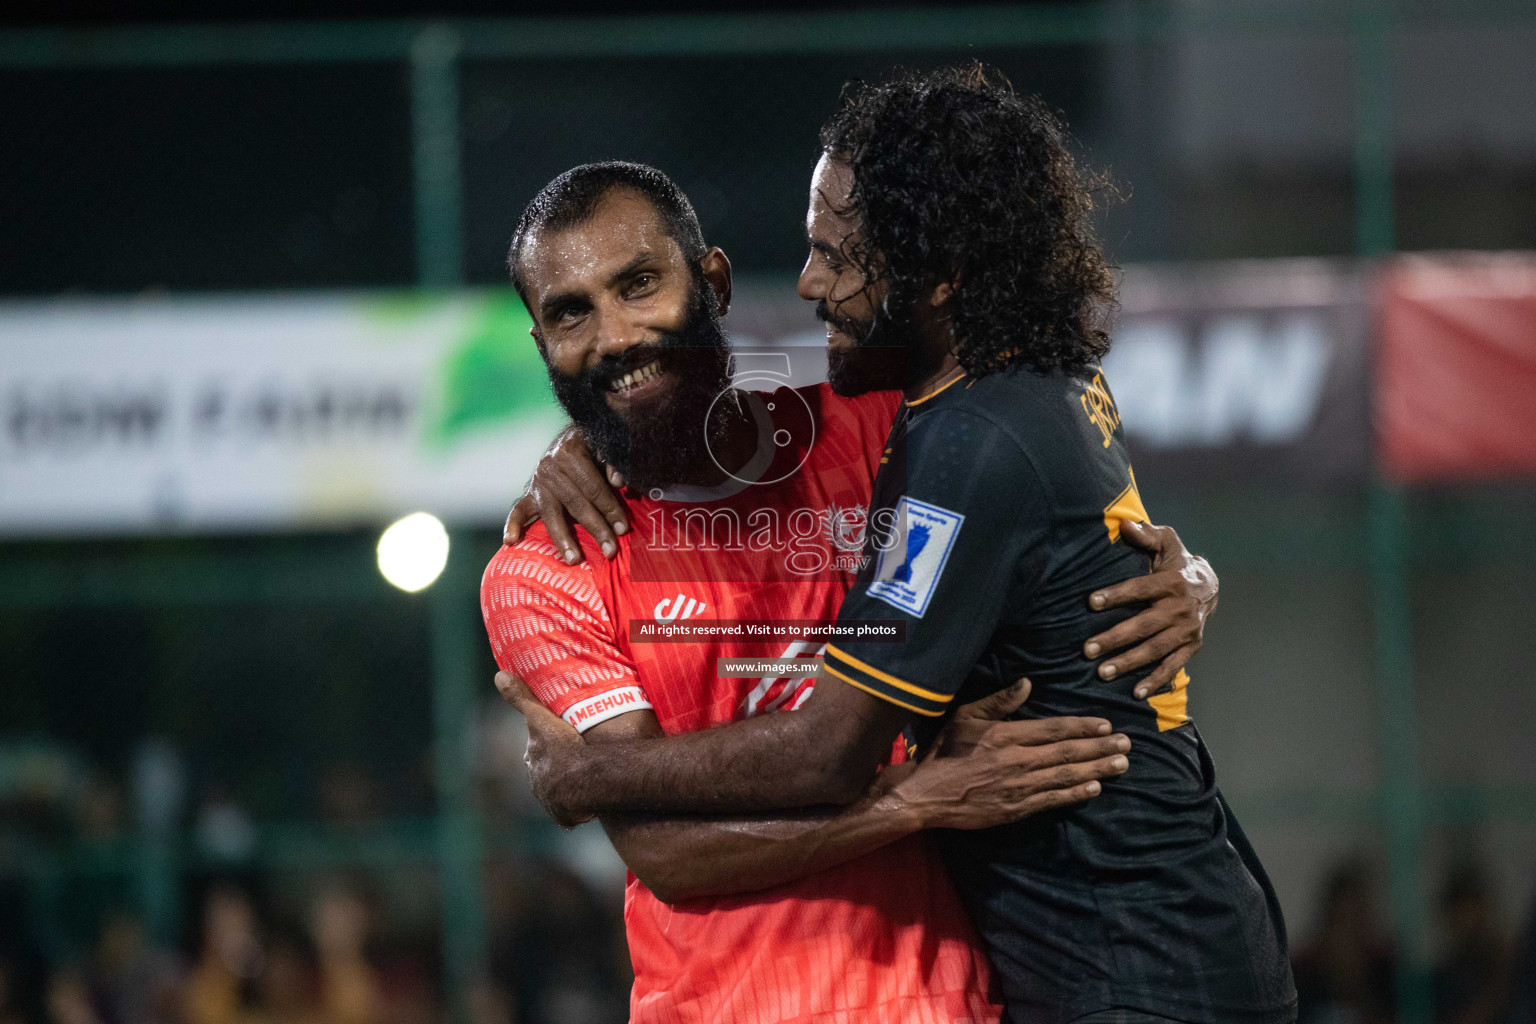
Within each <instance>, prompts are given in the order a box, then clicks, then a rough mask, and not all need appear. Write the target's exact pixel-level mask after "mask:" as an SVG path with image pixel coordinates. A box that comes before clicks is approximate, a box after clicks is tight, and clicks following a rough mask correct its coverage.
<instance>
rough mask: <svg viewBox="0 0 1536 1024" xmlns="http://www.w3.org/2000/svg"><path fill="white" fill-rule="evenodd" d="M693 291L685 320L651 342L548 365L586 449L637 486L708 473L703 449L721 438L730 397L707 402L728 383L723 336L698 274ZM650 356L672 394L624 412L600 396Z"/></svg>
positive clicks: (654, 485)
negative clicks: (567, 365)
mask: <svg viewBox="0 0 1536 1024" xmlns="http://www.w3.org/2000/svg"><path fill="white" fill-rule="evenodd" d="M693 292H694V299H693V305H692V307H691V308H690V310H689V313H688V319H687V320H686V321H685V322H684V323H683V326H682V327H681V328H680V329H679V330H677V331H669V332H662V336H661V339H660V340H659V341H654V342H645V343H643V344H640V345H636V346H634V347H632V348H630V349H627V350H626V351H625V352H623V353H622V354H619V355H613V356H605V357H604V358H603V360H602V362H600V363H598V364H597V365H596V366H592V367H589V368H587V369H584V370H582V372H581V373H579V374H574V375H568V374H564V373H561V372H559V371H558V370H556V369H555V368H554V367H549V383H550V386H551V387H552V388H553V389H554V392H555V398H556V399H558V400H559V402H560V405H561V406H562V407H563V408H564V409H565V411H566V413H567V414H569V415H570V417H571V420H572V421H573V422H574V423H575V424H576V425H577V426H578V427H580V428H581V430H582V433H584V434H585V435H586V438H587V446H588V447H589V448H590V449H591V451H592V454H593V455H594V456H596V457H597V458H598V460H599V461H602V462H606V463H608V464H609V465H610V466H613V467H614V468H615V469H617V470H618V471H619V472H620V473H623V474H624V476H625V479H626V480H627V481H628V484H629V486H631V487H635V488H638V489H640V490H643V491H644V490H651V489H653V488H657V487H666V486H668V485H671V484H678V483H689V482H692V481H694V480H695V479H696V478H699V477H701V476H707V475H709V469H710V467H712V466H713V465H714V457H713V456H712V455H711V454H710V448H711V446H712V445H714V446H718V444H719V442H720V441H721V440H722V439H723V437H724V435H725V432H726V429H727V427H728V426H729V423H730V420H729V416H728V413H729V411H730V410H732V409H734V404H733V403H727V402H721V403H719V405H715V399H716V398H718V397H719V396H720V395H721V394H723V393H724V392H726V391H728V390H729V389H730V387H731V348H730V342H728V341H727V340H726V337H725V330H724V328H722V327H721V326H720V315H719V313H718V312H717V311H716V309H715V302H714V296H715V293H714V291H713V290H712V289H711V288H710V287H709V286H708V284H707V283H705V282H704V281H702V280H699V281H695V283H694V288H693ZM653 360H656V361H659V362H660V363H661V370H662V372H663V373H670V374H672V375H673V377H674V380H675V384H674V385H673V389H672V392H671V393H670V394H668V395H666V396H665V397H664V398H662V399H660V400H658V401H654V402H646V403H641V404H639V405H632V406H630V407H629V410H628V412H627V414H620V413H618V412H616V411H614V410H613V409H612V408H611V407H609V405H608V402H607V399H606V396H607V394H608V390H609V387H610V386H611V385H612V384H613V382H614V381H616V380H618V379H619V378H620V377H622V376H623V375H624V374H625V373H627V372H628V371H630V370H634V369H638V368H639V367H642V366H645V365H646V364H647V363H650V362H651V361H653ZM711 406H714V409H715V412H714V414H713V415H711V413H710V409H711Z"/></svg>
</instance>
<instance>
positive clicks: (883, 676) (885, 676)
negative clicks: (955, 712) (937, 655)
mask: <svg viewBox="0 0 1536 1024" xmlns="http://www.w3.org/2000/svg"><path fill="white" fill-rule="evenodd" d="M827 654H828V655H829V656H834V655H835V656H836V657H837V658H838V660H840V661H846V662H847V663H848V664H850V665H852V666H853V667H854V668H856V669H858V670H859V671H860V672H865V673H868V674H869V675H871V676H873V677H874V678H876V679H878V680H880V681H881V682H882V683H890V684H891V685H892V686H894V687H896V688H897V689H899V690H906V691H907V692H908V693H910V694H914V695H915V696H918V697H921V698H923V699H924V700H932V701H937V702H939V703H940V704H948V703H949V702H950V701H951V700H953V699H954V696H955V695H954V694H952V693H934V692H933V691H932V690H925V689H923V688H922V687H921V686H914V685H912V684H911V683H909V682H907V681H906V680H905V679H897V678H896V677H895V676H893V675H891V674H890V673H889V672H882V671H881V670H880V669H878V668H875V666H873V665H871V664H868V663H867V662H863V661H860V660H859V659H858V658H855V657H854V656H853V655H851V654H849V653H848V652H847V651H844V650H839V649H838V647H837V646H836V645H835V644H827Z"/></svg>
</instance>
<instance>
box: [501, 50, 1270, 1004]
mask: <svg viewBox="0 0 1536 1024" xmlns="http://www.w3.org/2000/svg"><path fill="white" fill-rule="evenodd" d="M821 142H822V149H823V152H822V155H821V158H820V160H819V162H818V164H817V167H816V170H815V174H814V178H813V181H812V188H811V203H810V211H809V214H808V217H807V232H808V238H809V242H810V246H811V255H810V258H809V260H808V261H807V263H806V266H805V269H804V270H803V271H802V274H801V277H800V285H799V289H800V294H801V296H802V297H803V298H806V299H808V300H811V301H814V302H815V303H816V304H817V312H818V315H819V316H820V317H821V319H822V320H824V321H825V322H826V323H827V325H828V347H829V354H828V355H829V375H830V379H831V382H832V384H833V387H834V388H835V389H836V390H837V391H838V392H839V393H841V394H857V393H861V392H864V391H868V390H871V389H875V388H880V387H887V386H891V385H892V384H893V383H895V384H897V385H899V386H900V387H901V389H902V390H903V392H904V395H905V402H904V404H903V407H902V409H901V411H900V413H899V414H898V417H897V421H896V424H895V426H894V427H893V429H892V433H891V436H890V438H889V440H888V442H887V447H886V451H885V457H884V458H883V459H882V460H881V461H882V463H883V465H882V468H881V470H880V473H879V477H878V479H877V480H876V482H875V492H874V497H873V500H872V502H871V513H870V520H869V521H870V524H871V526H870V529H868V530H867V531H866V546H865V551H864V562H863V568H862V571H861V573H860V576H859V581H858V583H857V584H856V585H855V587H854V588H853V590H852V591H851V593H850V594H849V596H848V598H847V599H846V600H845V602H844V603H843V605H842V608H841V611H840V613H839V621H840V622H848V623H852V622H858V621H868V620H874V619H881V620H886V619H892V618H896V619H899V620H901V622H902V623H903V625H904V628H905V642H903V643H875V642H837V643H832V644H829V645H828V646H827V653H826V660H825V663H824V665H823V667H822V673H821V677H820V679H819V681H818V684H817V686H816V688H815V690H814V692H813V693H812V694H811V696H810V698H809V699H808V700H807V701H806V702H805V703H804V704H803V705H802V706H801V707H800V708H799V709H798V711H797V712H796V713H795V714H780V715H767V716H761V717H757V718H751V719H748V720H745V721H740V722H736V723H734V724H731V725H728V726H724V727H720V728H714V729H708V730H704V731H701V732H696V733H692V734H689V735H686V736H674V737H668V738H665V739H635V740H631V741H624V742H616V743H610V744H605V745H603V746H601V747H600V748H593V747H587V746H585V745H583V744H582V743H581V742H580V741H579V740H577V739H575V737H574V734H569V733H568V732H562V731H560V730H558V729H552V728H549V727H548V726H549V723H548V721H547V717H548V716H545V718H538V716H533V717H534V719H537V720H536V721H535V720H533V719H531V723H530V724H531V729H532V736H533V739H532V743H531V745H530V763H531V766H532V768H533V773H534V782H535V788H536V789H537V790H538V791H539V793H540V795H541V797H542V798H543V799H545V801H546V803H547V804H549V805H550V806H551V807H552V808H554V809H556V810H557V812H558V813H560V814H561V815H562V816H564V817H566V818H568V819H577V818H580V817H583V816H586V815H591V814H611V813H621V812H626V811H633V810H648V811H656V812H678V813H734V812H744V811H767V810H772V809H776V808H793V807H804V806H815V805H828V804H833V805H843V804H849V803H851V802H853V801H855V800H857V799H859V798H860V796H861V795H862V794H864V793H865V792H866V790H867V788H868V786H869V783H870V780H871V778H872V777H873V776H874V775H875V773H876V771H877V770H878V768H879V765H880V764H881V763H882V759H883V758H884V756H885V755H886V754H887V753H888V751H889V749H890V745H891V742H892V740H893V739H895V738H896V737H898V736H900V735H902V734H903V733H904V732H905V733H906V735H907V736H908V737H909V740H910V742H911V743H912V744H913V745H914V746H915V747H916V748H919V749H921V748H924V747H927V746H931V745H932V744H933V743H934V742H935V741H936V738H937V742H938V743H939V744H940V745H943V744H944V743H945V742H946V740H945V738H943V737H941V736H940V733H939V729H938V727H939V725H940V724H941V723H943V722H945V721H946V720H947V717H948V716H949V715H950V714H951V713H952V711H953V709H954V708H955V707H957V706H958V705H959V704H960V703H961V702H963V701H968V700H973V699H976V698H978V697H981V696H984V695H987V694H993V693H997V692H1000V691H1002V690H1004V689H1005V688H1006V687H1008V686H1009V685H1011V684H1012V682H1013V680H1014V679H1016V678H1018V677H1020V676H1026V675H1027V676H1028V677H1030V679H1031V680H1032V681H1033V683H1034V697H1033V699H1032V700H1031V701H1030V703H1029V704H1028V705H1027V707H1026V708H1025V709H1024V710H1023V711H1021V712H1020V713H1019V716H1020V717H1036V716H1045V715H1097V716H1102V717H1104V718H1106V719H1108V720H1110V721H1111V722H1113V723H1114V724H1115V725H1116V727H1118V728H1119V729H1121V730H1122V731H1123V732H1124V733H1126V734H1127V735H1128V736H1129V737H1130V738H1131V741H1132V743H1133V745H1134V748H1135V751H1136V756H1135V757H1134V758H1133V764H1132V766H1131V769H1130V770H1129V771H1128V772H1126V773H1125V774H1124V775H1123V776H1121V777H1119V778H1118V779H1115V780H1112V781H1110V782H1109V783H1107V784H1106V785H1105V786H1104V789H1103V793H1102V795H1101V796H1100V797H1099V798H1098V799H1096V800H1094V801H1091V802H1089V803H1087V804H1083V805H1078V806H1073V807H1070V808H1063V809H1061V810H1057V811H1051V812H1047V813H1044V814H1040V815H1036V816H1034V817H1032V818H1029V819H1027V820H1024V821H1021V822H1018V823H1016V824H1012V825H1005V826H1000V827H997V828H993V829H988V830H984V831H977V832H966V833H959V832H953V833H939V834H938V836H939V845H940V847H941V850H942V853H943V855H944V857H945V860H946V862H947V864H948V866H949V869H950V873H951V877H952V879H953V880H954V882H955V884H956V886H957V888H958V889H959V890H960V893H961V896H962V898H963V899H964V901H965V902H966V905H967V907H968V909H969V911H970V913H971V916H972V918H973V920H974V921H975V923H976V925H977V927H978V930H979V931H980V932H981V934H982V936H983V938H984V940H985V941H986V944H987V947H988V952H989V954H990V957H991V960H992V963H993V966H994V969H995V971H996V973H997V976H998V979H999V981H1000V984H1001V989H1002V996H1003V999H1004V1002H1005V1003H1006V1006H1007V1011H1008V1014H1009V1018H1010V1019H1011V1020H1013V1021H1017V1022H1029V1024H1065V1022H1077V1024H1088V1022H1090V1021H1091V1022H1095V1024H1099V1022H1122V1024H1143V1022H1180V1021H1182V1022H1188V1024H1227V1022H1250V1024H1271V1022H1276V1024H1278V1022H1284V1021H1291V1020H1294V1018H1295V993H1294V987H1293V985H1292V982H1291V976H1290V971H1289V967H1288V965H1287V960H1286V949H1285V935H1284V926H1283V923H1282V921H1281V918H1280V912H1279V908H1278V904H1277V901H1276V900H1275V898H1274V894H1273V891H1272V889H1271V888H1270V885H1269V882H1268V879H1267V878H1266V876H1265V874H1264V871H1263V868H1262V867H1261V865H1260V864H1259V862H1258V860H1257V858H1256V856H1255V855H1254V854H1253V851H1252V848H1251V847H1250V846H1249V844H1248V843H1247V841H1246V839H1245V837H1244V836H1243V834H1242V832H1241V830H1240V829H1239V827H1238V825H1237V822H1236V820H1235V819H1234V818H1233V817H1232V815H1231V811H1230V809H1229V808H1228V807H1227V805H1226V803H1225V801H1224V800H1223V799H1222V797H1221V794H1220V792H1219V790H1218V789H1217V788H1216V785H1215V779H1214V771H1213V768H1212V763H1211V759H1210V756H1209V754H1208V752H1207V750H1206V747H1205V745H1204V743H1203V741H1202V739H1201V738H1200V735H1199V733H1198V731H1197V730H1196V728H1195V726H1194V723H1193V721H1192V720H1191V719H1190V717H1189V715H1188V707H1187V686H1188V681H1189V680H1188V676H1187V675H1186V674H1185V673H1184V671H1183V670H1182V666H1181V664H1179V663H1177V662H1174V663H1169V662H1164V663H1163V665H1162V666H1160V667H1159V668H1158V669H1156V670H1155V671H1154V670H1152V669H1150V668H1148V669H1143V670H1138V671H1134V672H1128V673H1125V674H1124V675H1123V676H1116V675H1115V674H1114V673H1112V672H1100V671H1099V670H1098V669H1097V667H1096V665H1095V663H1094V661H1093V659H1094V658H1095V657H1096V656H1097V655H1098V654H1099V653H1100V651H1099V649H1098V648H1099V644H1096V643H1093V642H1090V643H1089V644H1088V645H1086V646H1084V645H1083V644H1082V639H1081V638H1082V637H1084V636H1089V635H1095V634H1100V635H1103V636H1104V639H1103V641H1102V643H1103V644H1104V645H1105V646H1108V645H1111V644H1113V643H1114V640H1115V639H1116V634H1115V627H1116V626H1117V625H1119V624H1120V623H1122V622H1123V621H1124V620H1125V619H1126V618H1127V617H1128V616H1129V614H1130V611H1129V610H1126V609H1109V608H1105V607H1103V605H1102V604H1092V605H1090V604H1088V603H1085V602H1083V600H1082V597H1081V595H1082V594H1084V593H1086V592H1090V591H1093V590H1095V589H1096V588H1102V587H1104V586H1107V585H1111V584H1116V583H1120V582H1122V581H1124V580H1127V579H1130V578H1133V577H1137V576H1141V575H1143V574H1145V572H1146V570H1147V562H1146V558H1145V556H1143V555H1142V554H1140V553H1139V552H1137V551H1135V550H1134V549H1132V548H1130V547H1128V546H1127V544H1126V543H1125V542H1124V540H1123V536H1124V534H1125V533H1126V532H1128V529H1129V528H1128V527H1127V525H1126V524H1130V523H1141V522H1145V521H1146V519H1147V517H1146V512H1145V510H1144V508H1143V506H1142V502H1141V498H1140V495H1139V492H1138V489H1137V486H1136V480H1135V478H1134V476H1133V475H1132V472H1131V466H1130V460H1129V456H1128V454H1127V451H1126V444H1125V438H1124V434H1123V431H1122V430H1121V427H1120V419H1119V414H1118V412H1117V411H1116V408H1115V403H1114V399H1113V396H1112V394H1111V392H1110V390H1109V386H1108V384H1107V383H1106V382H1105V380H1104V377H1103V373H1102V371H1101V369H1100V368H1099V366H1098V361H1099V359H1100V357H1101V356H1102V355H1103V354H1104V353H1105V352H1106V351H1107V350H1108V347H1109V341H1108V337H1107V335H1106V334H1105V333H1104V332H1103V331H1102V329H1101V328H1100V326H1099V316H1100V315H1101V313H1102V311H1103V309H1104V307H1105V306H1106V305H1107V304H1108V303H1110V302H1111V301H1112V298H1113V280H1112V277H1111V275H1110V273H1109V270H1108V268H1107V266H1106V264H1105V262H1104V259H1103V257H1102V254H1101V252H1100V249H1099V247H1098V245H1097V243H1096V242H1095V240H1094V238H1093V236H1092V233H1091V230H1090V226H1089V220H1088V217H1089V212H1090V209H1091V197H1092V188H1093V185H1092V183H1090V182H1087V181H1085V180H1084V178H1083V177H1082V176H1081V175H1080V174H1079V172H1078V171H1077V169H1076V167H1075V165H1074V162H1073V160H1072V159H1071V156H1070V153H1069V151H1068V149H1067V146H1066V140H1065V135H1064V132H1063V129H1062V127H1061V125H1060V124H1059V122H1058V121H1057V120H1056V119H1055V118H1054V117H1053V116H1052V115H1051V113H1050V112H1049V111H1048V110H1047V109H1046V108H1045V107H1044V105H1043V104H1041V103H1040V102H1039V101H1038V100H1036V99H1033V98H1030V97H1026V96H1020V95H1019V94H1017V93H1015V92H1014V91H1013V89H1012V88H1011V87H1010V86H1009V85H1008V84H1007V82H1006V81H1005V80H1004V79H1002V78H1001V76H999V75H997V74H995V73H993V72H989V71H987V70H985V69H983V68H981V67H979V66H971V67H962V68H949V69H943V70H940V71H937V72H934V73H931V74H926V75H918V74H910V73H905V72H902V73H898V74H896V75H895V76H893V77H892V78H891V79H889V80H888V81H886V82H884V83H882V84H879V85H874V86H867V85H862V84H855V85H853V86H851V87H850V88H849V89H848V90H846V91H845V93H844V97H843V101H842V103H841V105H840V108H839V110H838V111H837V112H836V113H835V114H834V116H833V117H832V118H831V120H830V121H829V122H828V123H827V125H826V126H825V128H824V129H823V132H822V137H821ZM893 356H894V357H895V358H894V359H893V358H892V357H893ZM1106 629H1107V630H1108V633H1107V634H1103V633H1102V631H1104V630H1106Z"/></svg>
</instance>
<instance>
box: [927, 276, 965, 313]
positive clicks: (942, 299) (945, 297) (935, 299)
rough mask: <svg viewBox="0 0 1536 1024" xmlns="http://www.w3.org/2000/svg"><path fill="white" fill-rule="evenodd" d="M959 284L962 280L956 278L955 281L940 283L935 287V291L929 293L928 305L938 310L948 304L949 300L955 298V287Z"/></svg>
mask: <svg viewBox="0 0 1536 1024" xmlns="http://www.w3.org/2000/svg"><path fill="white" fill-rule="evenodd" d="M959 283H960V278H959V277H956V278H955V279H954V280H953V281H940V282H939V283H938V284H936V285H934V286H933V291H931V292H929V293H928V305H930V306H932V307H933V308H934V309H938V308H939V307H940V306H942V305H945V304H946V303H948V302H949V300H951V299H953V298H954V297H955V287H956V286H957V285H958V284H959Z"/></svg>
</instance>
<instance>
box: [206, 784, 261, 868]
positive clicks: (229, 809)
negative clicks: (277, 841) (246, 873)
mask: <svg viewBox="0 0 1536 1024" xmlns="http://www.w3.org/2000/svg"><path fill="white" fill-rule="evenodd" d="M194 829H195V831H196V834H197V844H198V846H200V847H201V848H202V850H203V852H204V853H206V854H208V855H209V856H211V857H216V858H218V859H219V860H226V861H243V860H245V859H246V858H248V857H250V855H251V852H252V851H253V850H254V849H255V848H256V826H255V825H253V824H252V823H251V817H250V815H248V814H247V813H246V812H245V808H244V807H241V806H240V804H239V803H237V802H236V801H235V798H234V797H233V796H231V795H230V794H229V793H226V792H224V791H223V790H215V791H214V792H212V793H210V794H209V795H208V796H207V797H205V798H204V799H203V802H202V804H201V805H200V806H199V807H198V809H197V819H196V824H195V826H194Z"/></svg>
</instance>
